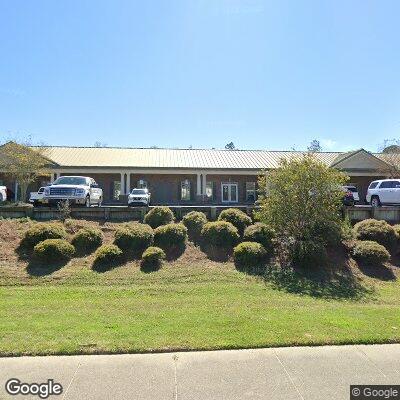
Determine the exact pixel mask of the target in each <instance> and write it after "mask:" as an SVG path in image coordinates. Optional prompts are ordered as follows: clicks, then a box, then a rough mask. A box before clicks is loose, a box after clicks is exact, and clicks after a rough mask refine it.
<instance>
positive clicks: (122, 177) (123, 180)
mask: <svg viewBox="0 0 400 400" xmlns="http://www.w3.org/2000/svg"><path fill="white" fill-rule="evenodd" d="M120 175H121V193H120V194H125V173H124V172H121V174H120Z"/></svg>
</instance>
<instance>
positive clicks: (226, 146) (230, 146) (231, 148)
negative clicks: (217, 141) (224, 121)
mask: <svg viewBox="0 0 400 400" xmlns="http://www.w3.org/2000/svg"><path fill="white" fill-rule="evenodd" d="M225 149H226V150H235V149H236V147H235V145H234V144H233V142H230V143H227V144H226V145H225Z"/></svg>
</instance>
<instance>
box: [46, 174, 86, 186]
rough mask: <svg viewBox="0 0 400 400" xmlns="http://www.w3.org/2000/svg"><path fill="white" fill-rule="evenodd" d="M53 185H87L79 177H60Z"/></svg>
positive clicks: (84, 180) (83, 179) (84, 179)
mask: <svg viewBox="0 0 400 400" xmlns="http://www.w3.org/2000/svg"><path fill="white" fill-rule="evenodd" d="M53 185H87V182H86V178H82V177H80V176H62V177H60V178H58V179H56V180H55V181H54V182H53Z"/></svg>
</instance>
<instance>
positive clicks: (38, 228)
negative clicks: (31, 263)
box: [21, 222, 67, 249]
mask: <svg viewBox="0 0 400 400" xmlns="http://www.w3.org/2000/svg"><path fill="white" fill-rule="evenodd" d="M66 237H67V232H66V231H65V229H64V228H63V227H62V226H60V225H57V224H49V223H43V222H42V223H38V224H35V225H33V226H32V227H31V228H29V229H28V230H27V231H26V232H25V235H24V237H23V238H22V241H21V246H22V247H25V248H27V249H33V248H34V247H35V246H36V245H37V244H38V243H40V242H43V241H44V240H46V239H65V238H66Z"/></svg>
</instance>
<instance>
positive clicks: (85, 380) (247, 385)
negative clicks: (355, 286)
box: [0, 344, 400, 400]
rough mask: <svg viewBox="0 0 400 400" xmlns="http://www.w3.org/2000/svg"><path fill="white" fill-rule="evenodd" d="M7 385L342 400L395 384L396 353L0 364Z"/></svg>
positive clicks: (321, 350) (91, 394) (338, 350)
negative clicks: (362, 389) (355, 391)
mask: <svg viewBox="0 0 400 400" xmlns="http://www.w3.org/2000/svg"><path fill="white" fill-rule="evenodd" d="M10 378H18V379H19V380H20V381H21V382H24V383H32V382H37V383H41V382H46V381H47V380H48V379H50V378H51V379H54V381H55V382H58V383H60V384H61V385H62V386H63V393H62V394H61V395H59V396H50V398H52V399H53V398H54V399H57V398H58V399H68V400H78V399H79V400H81V399H86V400H92V399H93V400H94V399H96V400H103V399H104V400H105V399H110V400H111V399H121V400H122V399H124V400H125V399H140V400H157V399H160V400H166V399H171V400H178V399H185V400H189V399H193V400H203V399H204V400H213V399H221V400H222V399H224V400H230V399H237V400H239V399H252V400H255V399H268V400H269V399H270V400H275V399H276V400H282V399H285V400H292V399H293V400H299V399H300V400H302V399H303V400H309V399H310V400H314V399H315V400H321V399H339V400H340V399H349V390H350V384H398V385H399V384H400V345H396V344H393V345H370V346H363V345H359V346H323V347H291V348H277V349H257V350H230V351H206V352H182V353H163V354H132V355H127V354H126V355H95V356H53V357H20V358H0V382H1V387H0V398H1V399H19V398H21V399H38V398H39V397H37V396H36V397H32V396H11V395H8V394H7V393H6V392H5V383H6V381H7V380H9V379H10Z"/></svg>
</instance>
